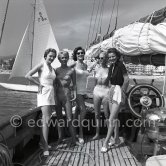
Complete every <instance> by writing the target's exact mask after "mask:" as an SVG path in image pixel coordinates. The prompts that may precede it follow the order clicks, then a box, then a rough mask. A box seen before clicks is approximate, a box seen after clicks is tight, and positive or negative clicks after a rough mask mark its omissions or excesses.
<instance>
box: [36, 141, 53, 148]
mask: <svg viewBox="0 0 166 166" xmlns="http://www.w3.org/2000/svg"><path fill="white" fill-rule="evenodd" d="M39 147H40V149H44V147H43V145H42V143H41V142H39ZM48 149H52V146H50V145H48Z"/></svg>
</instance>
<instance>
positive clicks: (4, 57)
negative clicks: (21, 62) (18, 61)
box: [0, 55, 16, 60]
mask: <svg viewBox="0 0 166 166" xmlns="http://www.w3.org/2000/svg"><path fill="white" fill-rule="evenodd" d="M15 57H16V55H9V56H0V59H2V60H7V59H11V58H15Z"/></svg>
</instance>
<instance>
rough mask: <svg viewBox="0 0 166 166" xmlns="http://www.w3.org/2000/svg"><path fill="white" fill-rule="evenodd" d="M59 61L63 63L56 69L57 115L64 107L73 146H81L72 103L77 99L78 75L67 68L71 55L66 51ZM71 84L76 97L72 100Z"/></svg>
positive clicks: (59, 56) (59, 55)
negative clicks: (74, 122) (75, 126)
mask: <svg viewBox="0 0 166 166" xmlns="http://www.w3.org/2000/svg"><path fill="white" fill-rule="evenodd" d="M58 59H59V61H60V63H61V66H60V67H59V68H57V69H56V76H57V81H56V83H57V85H55V86H57V88H56V93H57V113H58V114H60V113H61V112H62V107H63V108H64V109H65V112H66V117H67V122H68V123H67V124H68V125H69V130H70V134H71V137H72V144H74V145H75V144H77V145H80V144H79V142H77V141H76V134H75V129H74V126H73V117H72V101H74V100H75V99H76V74H75V70H74V68H71V67H69V66H67V62H68V60H69V53H68V52H66V51H61V52H59V54H58ZM71 83H72V84H73V89H74V97H73V99H72V98H71V89H70V88H71V87H70V85H71Z"/></svg>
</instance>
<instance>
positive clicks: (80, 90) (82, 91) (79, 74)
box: [73, 47, 89, 144]
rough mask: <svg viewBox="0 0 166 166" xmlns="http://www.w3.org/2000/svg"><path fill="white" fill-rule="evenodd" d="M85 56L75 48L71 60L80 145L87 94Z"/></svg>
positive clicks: (80, 49) (81, 50)
mask: <svg viewBox="0 0 166 166" xmlns="http://www.w3.org/2000/svg"><path fill="white" fill-rule="evenodd" d="M84 56H85V50H84V49H83V48H82V47H76V48H75V49H74V51H73V60H74V61H76V63H75V71H76V86H77V98H76V103H77V108H78V109H76V114H77V113H78V110H79V111H80V118H79V119H80V121H79V136H78V140H79V142H80V143H81V144H83V143H84V139H83V121H84V118H85V115H86V107H85V96H86V94H87V90H86V82H87V77H88V75H89V72H88V71H87V65H86V64H85V63H84V62H83V61H84Z"/></svg>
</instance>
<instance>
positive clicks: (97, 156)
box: [24, 138, 141, 166]
mask: <svg viewBox="0 0 166 166" xmlns="http://www.w3.org/2000/svg"><path fill="white" fill-rule="evenodd" d="M121 139H122V138H121ZM103 141H104V138H101V139H100V140H95V141H91V140H90V138H87V139H86V141H85V144H84V146H83V147H81V146H74V147H73V146H71V143H70V140H66V141H64V142H63V143H62V144H57V143H54V144H52V146H53V148H52V150H51V151H50V156H49V157H47V158H44V157H43V156H42V151H41V150H37V151H36V153H35V154H33V155H32V156H31V157H30V158H29V159H28V160H27V161H26V162H25V163H24V164H25V165H26V166H32V165H33V166H37V165H40V166H93V165H95V166H141V163H139V162H138V160H137V159H136V158H135V157H134V156H133V155H132V154H131V153H130V151H129V149H128V147H127V145H126V144H125V143H124V142H123V143H122V144H121V145H120V146H119V147H116V148H115V147H114V148H111V149H109V151H108V152H107V153H104V154H103V153H101V152H100V149H101V147H102V145H103ZM122 141H123V139H122Z"/></svg>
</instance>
